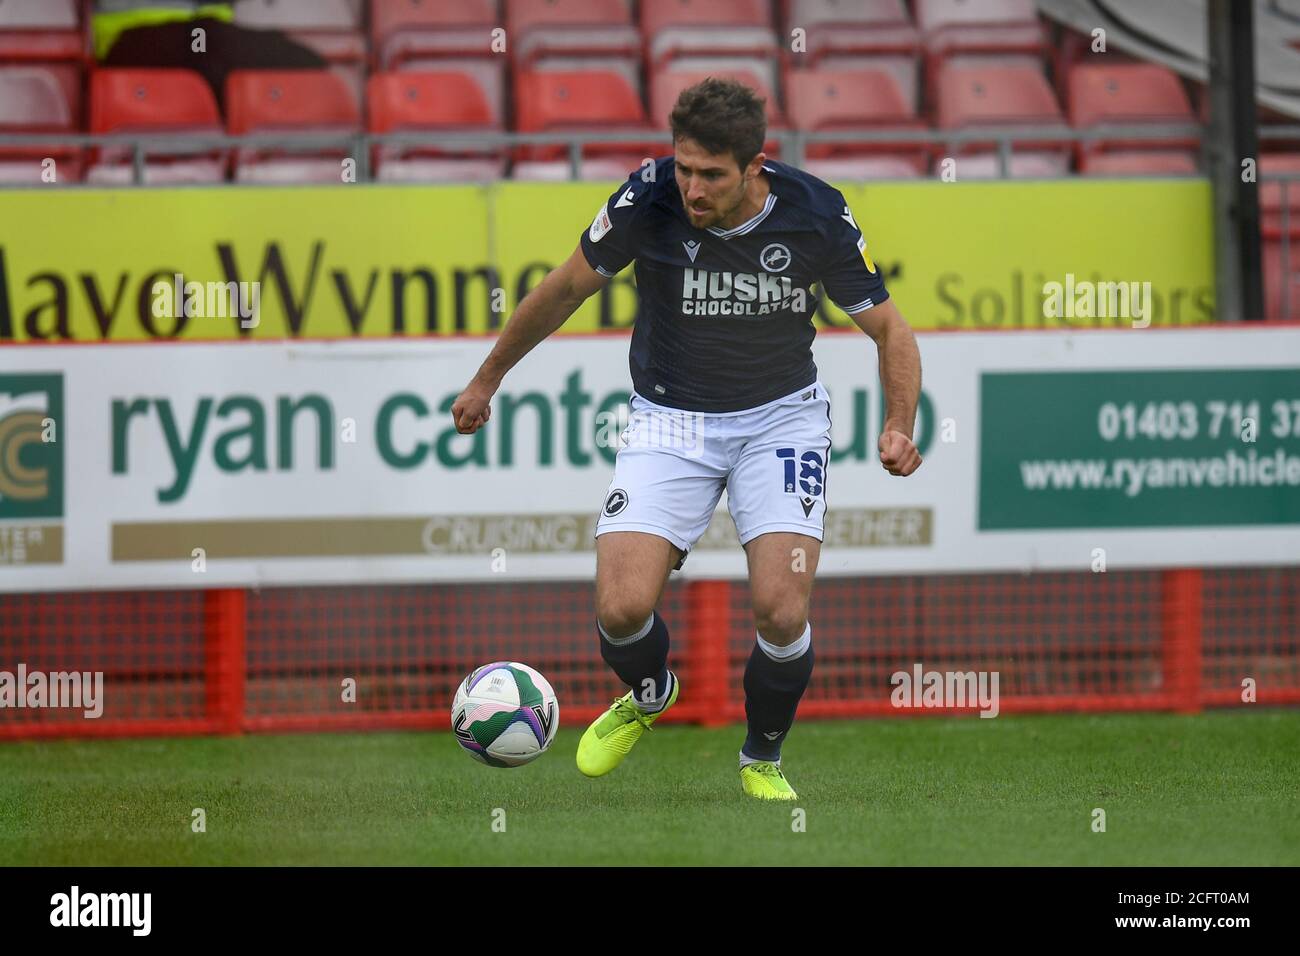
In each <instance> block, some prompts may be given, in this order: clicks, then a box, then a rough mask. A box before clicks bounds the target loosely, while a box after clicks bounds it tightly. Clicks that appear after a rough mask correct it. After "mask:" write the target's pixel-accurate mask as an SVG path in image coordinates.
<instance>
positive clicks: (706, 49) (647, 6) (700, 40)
mask: <svg viewBox="0 0 1300 956" xmlns="http://www.w3.org/2000/svg"><path fill="white" fill-rule="evenodd" d="M641 32H642V33H643V34H644V36H645V41H646V48H647V49H648V51H649V54H650V62H651V64H652V65H654V64H660V63H663V62H664V61H665V60H669V59H672V58H673V57H675V56H681V55H683V54H713V55H728V56H736V55H747V56H771V57H775V56H776V55H777V51H778V44H777V39H776V33H775V31H774V30H773V29H772V9H771V6H770V5H769V4H768V3H767V2H766V0H672V2H664V3H642V4H641Z"/></svg>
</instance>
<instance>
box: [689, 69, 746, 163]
mask: <svg viewBox="0 0 1300 956" xmlns="http://www.w3.org/2000/svg"><path fill="white" fill-rule="evenodd" d="M764 102H765V101H764V99H763V98H762V97H761V96H759V95H758V94H757V93H755V92H754V91H753V90H751V89H750V88H749V87H747V86H745V85H744V84H743V83H737V82H736V81H735V80H720V79H716V78H714V77H709V78H708V79H707V80H701V81H700V82H699V83H696V84H695V85H694V86H691V87H688V88H687V89H684V90H682V94H681V96H679V97H677V105H676V106H674V107H673V111H672V114H671V115H670V116H669V117H668V123H669V125H670V126H671V127H672V131H673V142H674V143H675V142H677V140H678V139H680V138H681V137H683V136H684V137H687V138H688V139H693V140H695V142H697V143H699V144H700V145H701V146H703V147H704V148H705V149H706V150H708V151H709V152H710V153H731V155H732V156H734V157H736V164H737V165H738V166H739V167H740V168H741V169H742V170H743V169H744V168H745V167H746V166H748V165H749V164H750V161H751V160H753V158H754V157H755V156H757V155H758V154H759V152H760V151H762V149H763V140H764V139H766V138H767V113H766V111H765V110H764Z"/></svg>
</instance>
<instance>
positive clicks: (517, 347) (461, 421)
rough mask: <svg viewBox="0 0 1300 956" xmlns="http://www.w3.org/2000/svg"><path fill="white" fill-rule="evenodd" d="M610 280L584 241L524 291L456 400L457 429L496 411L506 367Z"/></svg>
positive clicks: (473, 426) (474, 427)
mask: <svg viewBox="0 0 1300 956" xmlns="http://www.w3.org/2000/svg"><path fill="white" fill-rule="evenodd" d="M608 282H609V279H607V278H606V277H605V276H603V275H601V274H600V273H599V272H597V271H596V270H595V269H593V268H592V267H591V266H590V265H588V264H587V257H586V256H585V255H583V252H582V248H581V247H579V248H577V249H575V250H574V252H573V255H571V256H569V259H568V261H567V262H565V263H564V264H563V265H562V266H560V267H559V268H557V269H553V270H551V271H550V272H549V273H547V275H546V278H544V279H543V280H542V281H541V282H540V283H539V284H538V285H537V286H536V287H535V288H534V289H533V290H532V291H530V292H529V293H528V294H527V295H526V296H524V300H523V301H522V302H520V303H519V307H518V308H517V309H515V312H514V315H512V316H511V317H510V321H509V322H507V323H506V327H505V330H504V331H502V333H501V336H500V338H498V339H497V342H496V345H494V346H493V347H492V351H491V353H490V354H489V355H488V357H487V358H486V359H484V360H483V364H482V365H481V366H479V370H478V373H477V374H476V375H475V376H474V378H473V380H472V381H471V382H470V383H469V385H467V386H466V387H465V391H463V392H461V393H460V397H459V398H457V399H456V401H455V403H454V404H453V405H452V406H451V414H452V420H453V421H455V423H456V430H457V431H458V432H460V433H461V434H462V435H470V434H473V433H474V432H476V431H478V430H479V428H481V427H482V426H483V425H484V424H485V423H486V422H487V420H488V418H490V417H491V415H492V407H491V402H492V396H493V395H495V394H496V391H497V389H498V388H499V387H500V386H501V380H502V379H503V378H505V375H506V372H508V371H510V370H511V369H512V368H514V367H515V365H516V364H518V362H519V360H520V359H522V358H523V357H524V356H525V355H527V354H528V353H529V352H531V351H532V350H533V348H535V347H536V346H537V344H538V343H539V342H541V341H542V340H543V339H545V338H546V337H547V336H548V335H550V334H551V333H552V332H554V331H555V330H556V329H558V328H559V327H560V326H562V325H563V324H564V323H565V322H566V321H568V318H569V316H571V315H573V313H574V312H576V311H577V309H578V306H580V305H582V303H583V302H585V301H586V300H587V299H588V298H589V297H590V296H592V295H593V294H594V293H596V292H599V291H600V289H601V288H603V287H604V286H605V285H606V284H607V283H608Z"/></svg>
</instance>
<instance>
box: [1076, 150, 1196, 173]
mask: <svg viewBox="0 0 1300 956" xmlns="http://www.w3.org/2000/svg"><path fill="white" fill-rule="evenodd" d="M1079 172H1080V173H1082V174H1083V175H1085V176H1194V175H1195V174H1196V156H1195V154H1193V153H1188V152H1185V151H1182V150H1172V149H1164V150H1148V151H1127V150H1121V151H1116V152H1112V153H1089V154H1086V155H1085V156H1084V157H1083V158H1082V159H1081V160H1080V161H1079Z"/></svg>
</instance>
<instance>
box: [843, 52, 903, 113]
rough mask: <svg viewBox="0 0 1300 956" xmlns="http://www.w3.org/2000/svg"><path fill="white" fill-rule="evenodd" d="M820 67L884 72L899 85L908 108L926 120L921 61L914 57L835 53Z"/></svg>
mask: <svg viewBox="0 0 1300 956" xmlns="http://www.w3.org/2000/svg"><path fill="white" fill-rule="evenodd" d="M819 66H820V68H821V69H823V70H832V71H840V72H843V71H846V70H884V71H885V72H886V73H889V74H891V75H892V76H893V77H894V81H895V82H896V83H898V88H899V90H901V91H902V93H903V97H904V99H906V101H907V107H908V109H910V110H911V111H912V112H913V113H915V114H916V115H917V118H918V119H922V120H924V119H925V117H922V116H921V111H920V102H921V97H920V89H919V84H918V81H919V78H920V72H921V61H920V60H919V59H918V58H917V57H914V56H904V55H901V54H900V55H897V56H875V55H872V56H863V55H857V54H847V53H844V54H841V53H835V54H832V55H830V56H824V57H822V58H821V60H820V61H819Z"/></svg>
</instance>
